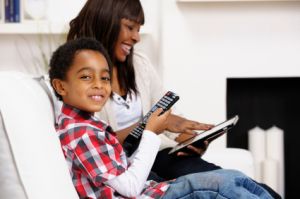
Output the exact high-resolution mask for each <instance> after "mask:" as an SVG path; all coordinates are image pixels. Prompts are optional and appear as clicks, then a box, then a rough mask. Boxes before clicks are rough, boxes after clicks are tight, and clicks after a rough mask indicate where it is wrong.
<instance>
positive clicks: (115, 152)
mask: <svg viewBox="0 0 300 199" xmlns="http://www.w3.org/2000/svg"><path fill="white" fill-rule="evenodd" d="M85 131H86V133H84V134H83V135H82V136H81V138H80V140H79V141H78V142H77V145H76V146H75V147H74V149H73V150H74V154H75V157H74V159H75V160H74V162H75V164H76V165H77V166H78V167H79V168H81V169H82V170H83V171H84V173H86V175H87V176H88V178H90V179H91V180H92V181H93V182H94V184H95V185H96V186H99V185H101V184H102V183H103V182H105V181H107V180H110V179H113V178H114V177H116V176H118V175H120V174H121V173H123V172H124V171H125V170H126V168H127V162H126V160H125V159H126V157H125V153H124V151H123V149H122V146H121V145H120V144H119V142H118V141H116V138H114V137H113V136H111V135H109V133H106V132H101V131H99V130H97V131H95V129H88V128H87V129H86V130H85Z"/></svg>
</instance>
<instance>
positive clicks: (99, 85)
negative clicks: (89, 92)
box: [93, 79, 102, 88]
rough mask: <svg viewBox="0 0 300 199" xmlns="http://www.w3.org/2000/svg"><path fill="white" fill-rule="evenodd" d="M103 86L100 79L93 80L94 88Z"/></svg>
mask: <svg viewBox="0 0 300 199" xmlns="http://www.w3.org/2000/svg"><path fill="white" fill-rule="evenodd" d="M101 87H102V82H101V80H100V79H95V80H94V82H93V88H101Z"/></svg>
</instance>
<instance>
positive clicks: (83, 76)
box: [80, 75, 91, 80]
mask: <svg viewBox="0 0 300 199" xmlns="http://www.w3.org/2000/svg"><path fill="white" fill-rule="evenodd" d="M80 79H83V80H89V79H91V77H90V76H89V75H82V76H81V77H80Z"/></svg>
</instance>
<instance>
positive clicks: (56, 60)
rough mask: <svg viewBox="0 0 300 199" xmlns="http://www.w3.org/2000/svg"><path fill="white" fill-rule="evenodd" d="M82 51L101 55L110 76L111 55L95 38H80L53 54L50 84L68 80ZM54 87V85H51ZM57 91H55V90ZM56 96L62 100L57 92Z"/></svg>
mask: <svg viewBox="0 0 300 199" xmlns="http://www.w3.org/2000/svg"><path fill="white" fill-rule="evenodd" d="M81 50H94V51H98V52H99V53H101V54H102V55H103V56H104V57H105V59H106V61H107V64H108V67H109V71H110V75H111V71H112V63H111V61H110V58H109V55H108V53H107V52H106V49H105V48H104V47H103V46H102V44H101V43H100V42H99V41H97V40H95V39H93V38H85V37H83V38H79V39H75V40H72V41H68V42H66V43H64V44H63V45H61V46H59V47H58V48H57V49H56V50H55V51H54V52H53V54H52V57H51V59H50V69H49V77H50V82H52V80H53V79H60V80H66V77H67V72H68V71H69V69H70V67H71V66H72V65H73V61H74V58H75V56H76V54H77V53H78V52H79V51H81ZM51 85H52V84H51ZM54 90H55V89H54ZM55 95H56V96H57V97H58V98H59V99H60V100H61V99H62V97H61V96H60V95H59V94H58V93H57V92H56V91H55Z"/></svg>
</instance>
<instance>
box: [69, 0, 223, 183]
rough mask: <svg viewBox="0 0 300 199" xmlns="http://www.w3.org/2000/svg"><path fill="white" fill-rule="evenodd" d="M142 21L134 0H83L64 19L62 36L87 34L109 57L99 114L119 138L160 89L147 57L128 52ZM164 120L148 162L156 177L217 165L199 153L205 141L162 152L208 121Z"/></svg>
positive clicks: (127, 131)
mask: <svg viewBox="0 0 300 199" xmlns="http://www.w3.org/2000/svg"><path fill="white" fill-rule="evenodd" d="M143 24H144V12H143V8H142V6H141V3H140V1H139V0H109V1H107V0H88V1H87V2H86V4H85V5H84V7H83V8H82V10H81V11H80V13H79V14H78V16H77V17H75V18H74V19H73V20H72V21H71V22H70V31H69V33H68V36H67V39H68V40H73V39H75V38H79V37H93V38H95V39H97V40H98V41H100V42H101V43H102V44H103V45H104V47H105V48H106V49H107V51H108V53H109V55H110V58H111V60H112V62H113V75H112V91H113V94H112V97H111V99H110V100H108V101H107V103H106V105H105V106H104V108H103V109H102V111H101V112H100V113H99V116H100V118H101V119H103V120H106V121H107V122H108V123H109V124H110V125H111V126H112V128H113V129H114V130H115V131H116V132H117V137H118V140H119V141H120V142H121V143H123V141H124V139H125V138H126V137H127V135H128V134H129V133H130V131H131V130H132V129H133V128H134V126H135V125H136V124H137V122H138V121H139V120H140V119H141V117H142V115H143V114H145V113H147V112H148V111H149V110H150V109H151V107H152V106H153V105H154V104H155V103H156V102H157V101H158V100H159V99H160V98H161V97H162V96H163V94H164V89H163V86H162V84H161V81H160V79H159V77H158V75H157V73H156V71H155V70H154V68H153V67H152V65H151V64H150V62H149V60H148V59H147V58H146V57H145V56H144V55H142V54H140V53H136V52H134V45H135V44H136V43H138V42H139V41H140V33H139V31H140V27H141V26H142V25H143ZM167 123H168V125H167V128H166V129H165V130H166V131H169V132H173V133H168V132H166V133H164V134H162V136H161V139H162V145H161V148H162V150H161V151H160V152H159V153H158V155H157V158H156V160H155V163H154V166H153V168H152V171H154V172H155V173H157V174H158V176H159V177H162V178H164V179H166V180H168V179H173V178H177V177H179V176H182V175H186V174H189V173H195V172H202V171H209V170H215V169H219V168H220V167H218V166H216V165H214V164H211V163H208V162H206V161H204V160H203V159H201V155H202V153H203V152H204V151H205V148H206V146H207V143H206V146H205V147H204V149H198V148H195V147H193V146H189V148H190V149H191V154H195V153H196V154H198V156H195V155H192V156H191V155H189V154H186V153H182V152H179V153H178V154H177V156H170V155H168V154H167V153H168V151H169V150H170V147H171V146H174V145H175V144H176V143H177V142H179V141H182V140H184V139H186V138H187V137H190V136H192V135H193V134H194V133H193V131H194V130H207V129H209V128H211V127H212V125H208V124H202V123H199V122H195V121H191V120H188V119H185V118H183V117H181V116H179V115H176V114H174V113H173V114H171V115H170V116H169V118H168V122H167ZM176 141H177V142H176ZM151 177H153V176H151ZM154 177H156V176H154ZM159 177H158V178H159ZM155 180H158V179H157V178H156V179H155Z"/></svg>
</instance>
